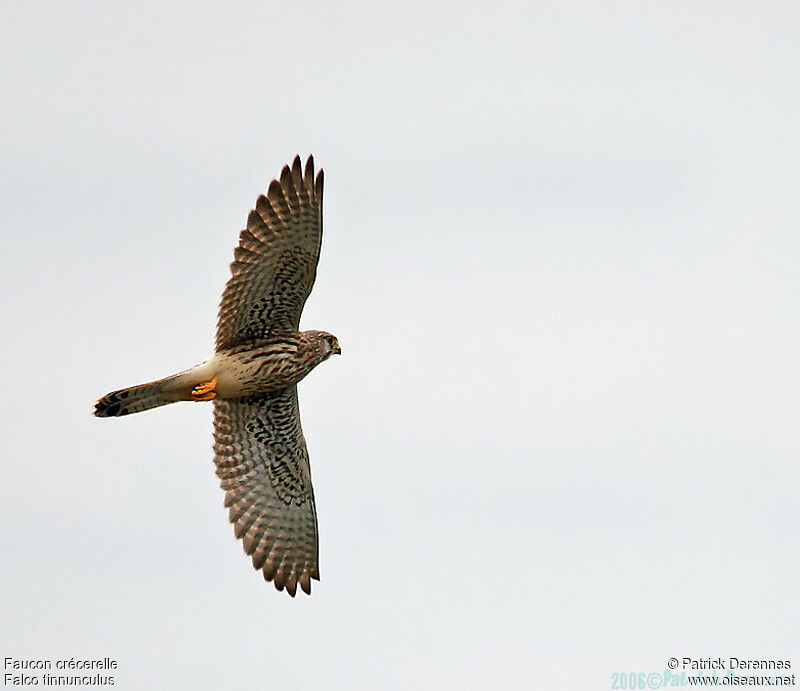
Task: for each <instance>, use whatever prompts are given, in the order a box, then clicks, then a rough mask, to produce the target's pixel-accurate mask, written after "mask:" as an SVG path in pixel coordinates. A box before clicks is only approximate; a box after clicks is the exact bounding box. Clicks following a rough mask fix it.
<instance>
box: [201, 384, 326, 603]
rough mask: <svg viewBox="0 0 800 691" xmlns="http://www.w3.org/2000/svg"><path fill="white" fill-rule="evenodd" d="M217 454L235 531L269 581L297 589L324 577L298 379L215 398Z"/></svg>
mask: <svg viewBox="0 0 800 691" xmlns="http://www.w3.org/2000/svg"><path fill="white" fill-rule="evenodd" d="M214 442H215V443H214V454H215V455H214V462H215V463H216V465H217V476H218V477H219V479H220V485H221V486H222V489H223V490H225V506H227V507H229V509H230V520H231V523H233V524H234V532H235V534H236V537H237V538H241V539H242V542H243V544H244V551H245V552H246V553H247V554H249V555H250V556H251V557H252V559H253V566H254V567H255V568H257V569H262V570H263V572H264V578H265V579H266V580H267V581H274V583H275V587H276V588H277V589H278V590H283V589H284V587H285V588H286V590H287V591H288V592H289V594H290V595H292V596H294V594H295V592H296V590H297V584H298V583H299V584H300V587H301V588H302V589H303V590H304V591H305V592H306V593H308V594H310V593H311V581H310V579H311V578H315V579H317V580H319V567H318V547H317V514H316V509H315V507H314V492H313V489H312V487H311V469H310V466H309V462H308V451H307V450H306V443H305V439H304V438H303V431H302V429H301V427H300V411H299V408H298V405H297V387H295V386H292V387H290V388H289V389H286V390H285V391H282V392H280V393H277V394H269V395H259V396H249V397H246V398H238V399H228V400H222V399H219V398H218V399H216V400H215V401H214Z"/></svg>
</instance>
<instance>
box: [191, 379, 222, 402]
mask: <svg viewBox="0 0 800 691" xmlns="http://www.w3.org/2000/svg"><path fill="white" fill-rule="evenodd" d="M218 381H219V377H218V376H217V375H216V374H215V375H214V378H213V379H212V380H211V381H207V382H206V383H205V384H200V386H195V387H194V388H193V389H192V393H191V396H192V400H193V401H213V400H214V399H215V398H216V397H217V392H216V391H214V389H216V388H217V382H218Z"/></svg>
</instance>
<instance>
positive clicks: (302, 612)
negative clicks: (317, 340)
mask: <svg viewBox="0 0 800 691" xmlns="http://www.w3.org/2000/svg"><path fill="white" fill-rule="evenodd" d="M233 5H234V3H222V2H209V3H197V2H193V3H188V2H174V1H168V2H164V1H159V2H150V3H126V4H123V3H99V4H98V3H80V2H72V3H61V2H59V3H56V2H26V3H13V4H11V3H9V4H7V6H6V7H5V9H4V12H3V14H4V18H3V20H2V26H1V27H0V55H1V56H2V63H1V64H0V87H2V93H3V94H4V98H3V105H2V107H1V108H0V149H1V150H2V155H0V232H1V233H2V251H0V290H2V294H3V296H4V300H3V306H2V314H3V319H2V321H3V326H4V329H3V334H4V335H3V338H2V344H1V345H0V349H2V362H3V363H4V367H3V369H2V388H3V394H4V395H3V396H2V403H0V405H2V416H1V417H0V433H2V439H3V454H2V455H3V460H2V464H0V474H1V477H0V521H2V525H3V530H2V532H0V549H1V550H2V560H1V561H2V566H0V593H1V594H0V612H1V614H0V621H1V622H2V629H0V656H13V657H23V656H27V657H34V658H42V659H46V658H50V659H56V658H58V657H60V656H65V657H67V658H69V657H71V656H76V657H78V658H94V657H102V656H109V657H112V658H115V659H117V660H118V661H119V669H118V670H117V686H118V687H121V688H130V689H141V688H154V689H155V688H158V689H176V688H195V689H221V688H231V689H232V688H265V689H266V688H279V687H290V688H299V689H304V688H318V689H327V688H343V689H376V688H387V689H410V688H441V689H463V688H476V689H493V688H499V687H501V686H511V685H513V686H514V687H516V688H525V687H530V688H539V689H605V688H611V683H612V677H611V675H612V674H613V673H619V672H632V671H633V672H646V673H649V672H663V670H664V669H665V665H666V661H667V660H668V658H670V657H673V656H676V657H682V656H693V657H701V656H702V657H707V656H711V657H716V656H722V657H723V658H724V657H727V656H737V657H740V658H741V657H745V658H758V659H788V660H792V662H793V669H795V668H796V667H797V666H798V665H800V645H799V644H800V634H798V628H797V612H798V605H800V603H799V602H798V595H797V583H798V582H799V581H800V559H799V558H798V546H797V539H798V537H797V536H798V528H799V527H800V508H798V507H799V506H800V493H799V492H798V486H800V471H799V470H798V459H800V437H799V436H798V417H799V416H800V395H799V393H798V392H799V391H800V366H798V352H799V350H800V348H799V347H798V343H799V342H800V326H799V324H800V320H799V317H800V278H799V277H798V275H799V274H798V263H799V262H800V234H798V218H800V195H798V192H797V186H798V175H799V174H800V147H799V146H798V126H797V123H798V122H799V121H800V101H799V100H798V79H797V75H798V68H800V50H799V49H798V45H800V28H799V27H800V6H798V4H797V3H796V2H666V3H651V2H589V1H588V0H586V1H584V2H571V3H566V2H555V1H553V2H531V3H505V2H491V3H489V2H486V3H476V2H472V3H431V2H402V3H377V2H376V3H366V2H364V3H354V2H336V3H333V2H331V3H326V4H321V3H302V2H291V3H287V2H281V3H278V2H274V3H273V2H258V3H255V2H252V3H236V4H235V6H233ZM297 153H299V154H301V156H303V157H305V156H306V155H307V154H308V153H313V154H314V155H315V158H316V161H317V165H318V166H321V167H323V168H324V169H325V180H326V187H325V234H324V242H323V250H322V259H321V263H320V268H319V273H318V277H317V283H316V287H315V291H314V293H313V294H312V296H311V298H310V300H309V302H308V304H307V307H306V310H305V314H304V317H303V323H302V326H303V327H304V328H314V329H323V330H326V331H330V332H332V333H334V334H336V335H337V336H338V338H339V341H340V343H341V345H342V350H343V355H342V357H341V358H335V359H333V360H331V361H328V362H326V363H324V364H323V365H322V366H320V367H319V368H318V369H317V370H315V371H314V372H313V373H312V374H311V376H309V377H308V379H307V380H306V381H305V382H303V383H302V384H301V385H300V402H301V408H302V416H303V426H304V429H305V434H306V439H307V441H308V446H309V451H310V454H311V464H312V472H313V479H314V487H315V492H316V497H317V509H318V515H319V529H320V558H321V567H320V570H321V575H322V581H321V582H320V583H315V584H314V592H313V595H312V597H311V598H307V597H305V596H304V595H303V594H299V595H298V596H297V598H295V599H294V600H293V599H291V598H289V597H288V596H287V595H286V594H284V593H278V592H276V591H275V589H274V588H273V587H272V585H270V584H265V583H264V581H263V579H262V578H261V576H260V574H259V573H257V572H254V571H253V569H252V568H251V566H250V563H249V560H248V559H247V558H246V557H245V556H244V554H243V553H242V548H241V545H240V543H239V542H238V541H236V540H234V538H233V531H232V528H231V526H230V525H229V524H228V523H227V518H226V512H225V510H224V509H223V508H222V492H221V490H220V489H219V487H218V484H217V479H216V477H215V475H214V472H213V463H212V452H211V406H209V405H199V404H180V405H175V406H170V407H168V408H161V409H158V410H154V411H151V412H148V413H145V414H142V415H135V416H130V417H126V418H121V419H112V420H99V419H94V418H92V417H91V416H90V411H91V409H92V404H93V402H94V400H95V399H96V398H97V397H98V396H100V395H102V394H104V393H106V392H107V391H110V390H112V389H116V388H120V387H123V386H128V385H132V384H135V383H139V382H141V381H148V380H151V379H154V378H157V377H161V376H164V375H167V374H170V373H172V372H173V371H176V370H179V369H183V368H185V367H187V366H189V365H192V364H194V363H197V362H200V361H201V360H204V359H205V358H206V357H208V356H209V355H210V353H211V348H212V345H213V333H214V325H215V319H216V307H217V304H218V300H219V295H220V293H221V291H222V287H223V285H224V283H225V280H226V278H227V275H228V265H229V263H230V261H231V260H232V250H233V247H234V244H235V242H236V240H237V233H238V231H239V230H240V229H241V228H242V227H243V226H244V224H245V221H246V218H247V213H248V211H249V209H250V208H251V207H252V206H253V204H254V202H255V199H256V197H257V196H258V194H260V193H262V192H263V191H264V190H266V187H267V185H268V183H269V180H270V179H271V178H273V177H275V176H276V175H277V174H278V173H279V172H280V168H281V166H282V165H283V164H285V163H288V162H290V161H291V159H292V158H293V157H294V155H295V154H297Z"/></svg>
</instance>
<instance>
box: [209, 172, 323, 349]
mask: <svg viewBox="0 0 800 691" xmlns="http://www.w3.org/2000/svg"><path fill="white" fill-rule="evenodd" d="M322 182H323V175H322V171H321V170H320V171H319V175H317V177H316V180H315V179H314V159H313V157H311V156H309V157H308V162H307V163H306V169H305V172H303V168H302V165H301V164H300V157H299V156H298V157H295V159H294V162H293V163H292V167H291V168H289V166H284V168H283V171H282V172H281V177H280V181H278V180H273V181H272V182H271V183H270V186H269V190H268V191H267V194H266V195H261V196H260V197H259V198H258V201H257V202H256V208H255V209H253V210H252V211H251V212H250V215H249V216H248V218H247V228H246V229H245V230H243V231H242V232H241V234H240V236H239V246H238V247H237V248H236V249H235V250H234V253H233V256H234V262H233V263H232V264H231V273H232V276H231V278H230V280H229V281H228V283H227V285H226V286H225V291H224V292H223V293H222V302H221V303H220V308H219V320H218V322H217V350H220V349H222V348H227V347H231V346H234V345H237V344H238V343H241V342H243V341H246V340H250V339H254V338H263V337H265V336H268V335H270V334H274V333H281V332H285V331H297V330H298V329H299V327H300V313H301V312H302V311H303V305H305V302H306V299H307V298H308V295H309V293H311V288H312V286H313V285H314V278H315V277H316V274H317V262H318V261H319V250H320V243H321V241H322Z"/></svg>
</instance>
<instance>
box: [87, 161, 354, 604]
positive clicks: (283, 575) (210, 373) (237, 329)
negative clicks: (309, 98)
mask: <svg viewBox="0 0 800 691" xmlns="http://www.w3.org/2000/svg"><path fill="white" fill-rule="evenodd" d="M322 182H323V175H322V171H321V170H320V171H319V174H318V175H317V176H316V178H315V177H314V159H313V157H312V156H309V157H308V161H307V162H306V167H305V171H304V170H303V167H302V164H301V163H300V157H299V156H298V157H295V159H294V162H293V163H292V166H291V168H290V167H289V166H284V168H283V171H282V172H281V175H280V180H273V181H272V182H271V183H270V185H269V189H268V191H267V194H266V195H262V196H260V197H259V198H258V200H257V201H256V208H255V209H254V210H252V211H251V212H250V215H249V216H248V218H247V228H246V229H245V230H243V231H242V232H241V233H240V235H239V246H238V247H237V248H236V249H235V250H234V253H233V255H234V261H233V263H232V264H231V274H232V275H231V278H230V279H229V280H228V283H227V285H226V286H225V290H224V292H223V293H222V302H221V304H220V309H219V319H218V322H217V340H216V352H215V353H214V355H213V356H212V357H211V358H210V359H209V360H207V361H206V362H203V363H201V364H199V365H197V366H195V367H192V368H191V369H188V370H186V371H185V372H180V373H178V374H175V375H173V376H171V377H166V378H165V379H160V380H158V381H154V382H150V383H148V384H139V385H138V386H132V387H129V388H127V389H120V390H119V391H112V392H111V393H109V394H107V395H105V396H103V397H102V398H101V399H100V400H99V401H97V403H96V404H95V410H94V414H95V415H96V416H97V417H119V416H121V415H129V414H131V413H139V412H141V411H143V410H149V409H150V408H156V407H158V406H162V405H167V404H168V403H175V402H176V401H213V403H214V463H215V464H216V472H217V476H218V477H219V480H220V485H221V487H222V489H223V490H224V491H225V506H226V507H228V509H229V518H230V521H231V523H233V525H234V533H235V535H236V537H237V538H240V539H241V540H242V543H243V546H244V551H245V552H246V553H247V554H248V555H250V557H251V558H252V560H253V566H254V567H255V568H256V569H261V570H262V571H263V573H264V579H265V580H267V581H272V582H273V583H274V584H275V587H276V588H277V589H278V590H283V589H284V588H285V589H286V590H287V592H288V593H289V594H290V595H291V596H292V597H294V595H295V592H296V590H297V586H298V584H299V585H300V588H301V589H302V590H303V591H304V592H306V593H308V594H311V579H312V578H314V579H317V580H319V561H318V559H319V550H318V541H317V514H316V509H315V507H314V491H313V489H312V487H311V468H310V465H309V461H308V451H307V449H306V442H305V438H304V437H303V431H302V429H301V426H300V410H299V408H298V404H297V382H299V381H300V380H301V379H303V378H304V377H305V376H306V375H307V374H308V373H309V372H310V371H311V370H312V369H314V368H315V367H316V366H317V365H318V364H320V363H321V362H323V361H324V360H327V359H328V358H329V357H330V356H331V355H333V354H334V353H336V354H339V353H341V352H342V351H341V348H340V347H339V342H338V341H337V340H336V337H335V336H333V335H331V334H329V333H326V332H325V331H300V330H299V329H300V314H301V313H302V311H303V305H304V304H305V302H306V299H307V298H308V296H309V294H310V293H311V288H312V286H313V285H314V278H315V277H316V273H317V263H318V262H319V252H320V244H321V241H322Z"/></svg>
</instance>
